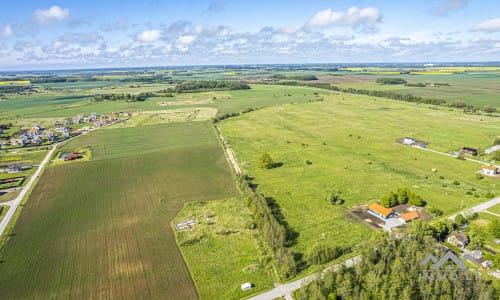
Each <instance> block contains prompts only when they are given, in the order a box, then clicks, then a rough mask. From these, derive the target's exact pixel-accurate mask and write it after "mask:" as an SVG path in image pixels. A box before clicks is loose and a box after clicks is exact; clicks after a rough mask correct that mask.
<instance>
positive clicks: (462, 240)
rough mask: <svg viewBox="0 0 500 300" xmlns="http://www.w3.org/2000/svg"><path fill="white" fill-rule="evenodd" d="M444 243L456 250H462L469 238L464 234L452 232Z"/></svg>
mask: <svg viewBox="0 0 500 300" xmlns="http://www.w3.org/2000/svg"><path fill="white" fill-rule="evenodd" d="M446 241H447V242H448V243H450V244H452V245H453V246H455V247H458V248H464V247H465V246H467V244H469V238H468V237H467V235H466V234H465V233H464V232H458V231H453V232H452V233H450V235H449V236H448V238H447V239H446Z"/></svg>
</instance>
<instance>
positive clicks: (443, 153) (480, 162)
mask: <svg viewBox="0 0 500 300" xmlns="http://www.w3.org/2000/svg"><path fill="white" fill-rule="evenodd" d="M414 148H417V149H422V150H425V151H429V152H434V153H437V154H441V155H446V156H450V157H454V158H456V156H455V155H453V154H451V153H446V152H441V151H437V150H432V149H429V148H420V147H414ZM464 160H468V161H472V162H475V163H478V164H482V165H491V164H490V163H488V162H484V161H480V160H478V159H474V158H469V157H464ZM497 167H498V166H497ZM498 168H500V167H498Z"/></svg>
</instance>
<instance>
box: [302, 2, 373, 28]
mask: <svg viewBox="0 0 500 300" xmlns="http://www.w3.org/2000/svg"><path fill="white" fill-rule="evenodd" d="M381 21H382V15H381V13H380V11H379V10H378V9H377V8H373V7H367V8H361V9H360V8H358V7H356V6H353V7H351V8H349V10H347V11H346V12H336V11H333V10H331V9H330V8H328V9H325V10H322V11H320V12H318V13H316V15H314V17H312V18H311V20H309V22H308V23H307V25H308V26H310V27H312V26H329V25H336V26H349V27H357V26H360V25H375V24H377V23H379V22H381Z"/></svg>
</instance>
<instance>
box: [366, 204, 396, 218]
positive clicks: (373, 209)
mask: <svg viewBox="0 0 500 300" xmlns="http://www.w3.org/2000/svg"><path fill="white" fill-rule="evenodd" d="M368 212H369V213H371V214H372V215H374V216H376V217H379V218H381V219H383V220H387V219H388V218H390V217H391V216H392V215H393V214H394V210H393V209H392V208H387V207H383V206H382V205H380V204H378V203H377V202H373V203H372V204H370V206H368Z"/></svg>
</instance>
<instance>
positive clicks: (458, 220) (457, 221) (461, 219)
mask: <svg viewBox="0 0 500 300" xmlns="http://www.w3.org/2000/svg"><path fill="white" fill-rule="evenodd" d="M466 223H467V220H466V219H465V218H464V216H463V215H462V214H457V215H456V216H455V224H457V225H458V226H462V225H464V224H466Z"/></svg>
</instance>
